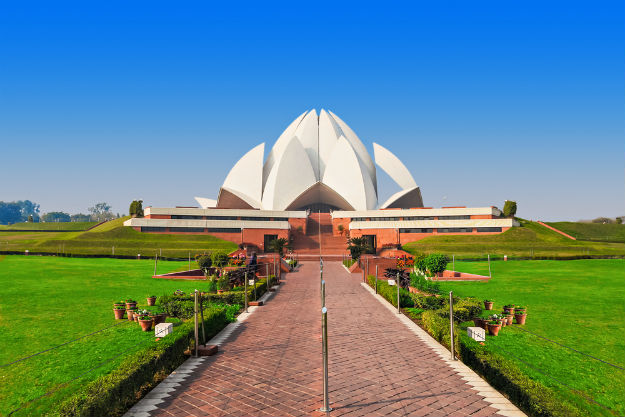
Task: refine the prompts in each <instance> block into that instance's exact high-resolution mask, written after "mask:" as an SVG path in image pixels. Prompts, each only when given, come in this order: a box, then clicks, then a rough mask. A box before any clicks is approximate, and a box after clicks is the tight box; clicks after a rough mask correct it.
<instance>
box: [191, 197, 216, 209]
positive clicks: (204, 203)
mask: <svg viewBox="0 0 625 417" xmlns="http://www.w3.org/2000/svg"><path fill="white" fill-rule="evenodd" d="M195 201H197V202H198V204H199V205H200V207H202V208H203V209H207V208H212V207H217V200H213V199H212V198H205V197H195Z"/></svg>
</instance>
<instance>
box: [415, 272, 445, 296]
mask: <svg viewBox="0 0 625 417" xmlns="http://www.w3.org/2000/svg"><path fill="white" fill-rule="evenodd" d="M410 286H411V287H414V288H416V289H418V290H419V291H423V292H427V293H430V294H440V293H441V289H440V285H439V283H438V282H436V281H432V280H429V279H426V278H425V276H423V275H421V274H416V273H414V272H413V273H411V274H410Z"/></svg>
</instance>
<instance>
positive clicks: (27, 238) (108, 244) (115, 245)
mask: <svg viewBox="0 0 625 417" xmlns="http://www.w3.org/2000/svg"><path fill="white" fill-rule="evenodd" d="M128 218H129V217H123V218H120V219H116V220H112V221H110V222H106V223H104V224H102V225H100V226H98V227H95V228H93V229H91V230H88V231H84V232H80V231H78V232H30V233H29V232H2V231H1V230H0V250H10V251H20V252H21V251H24V250H26V249H28V250H29V251H31V252H46V253H65V254H80V255H112V254H115V255H126V256H136V255H137V254H141V255H142V256H152V257H153V256H154V255H155V254H157V253H158V254H159V256H164V257H171V258H176V257H177V258H187V257H188V256H189V253H191V256H193V255H194V254H196V253H198V252H203V251H216V250H223V251H226V252H232V251H234V250H236V248H237V245H236V244H235V243H232V242H229V241H226V240H222V239H218V238H216V237H214V236H210V235H165V234H155V233H141V232H137V231H136V230H134V229H132V228H130V227H125V226H123V222H124V221H125V220H127V219H128Z"/></svg>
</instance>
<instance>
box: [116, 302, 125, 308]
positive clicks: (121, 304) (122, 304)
mask: <svg viewBox="0 0 625 417" xmlns="http://www.w3.org/2000/svg"><path fill="white" fill-rule="evenodd" d="M113 307H126V303H125V302H123V301H115V302H114V303H113Z"/></svg>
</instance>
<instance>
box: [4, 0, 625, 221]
mask: <svg viewBox="0 0 625 417" xmlns="http://www.w3.org/2000/svg"><path fill="white" fill-rule="evenodd" d="M624 4H625V3H624V2H623V1H614V2H610V1H601V2H589V1H583V2H575V1H562V2H558V1H478V2H475V1H457V2H452V1H429V2H418V1H410V2H406V3H400V2H382V1H377V2H373V3H369V4H368V3H366V2H363V1H357V2H344V1H340V2H339V1H333V2H322V1H317V2H294V1H288V2H282V3H279V2H270V1H265V2H253V3H245V2H230V1H225V2H197V3H194V2H170V1H167V2H165V1H163V2H158V1H146V2H139V1H106V2H92V1H80V2H40V3H37V2H19V1H17V2H4V3H3V5H2V8H0V200H2V201H12V200H23V199H30V200H32V201H35V202H38V203H40V204H41V210H42V212H47V211H57V210H63V211H67V212H70V213H76V212H86V210H87V207H90V206H93V205H94V203H97V202H100V201H106V202H108V203H110V204H112V205H113V210H114V211H115V212H120V213H126V212H127V211H128V204H129V203H130V201H131V200H132V199H133V198H142V199H143V200H144V204H145V205H154V206H174V205H195V204H196V203H195V201H194V200H193V197H194V196H196V195H198V196H204V197H213V198H215V197H216V196H217V192H218V189H219V186H220V185H221V184H222V182H223V180H224V179H225V176H226V175H227V173H228V170H229V168H230V167H231V166H232V165H233V164H234V163H235V162H236V161H237V160H238V158H239V157H241V156H242V155H243V154H244V153H245V152H246V151H247V150H249V149H250V148H252V147H253V146H255V145H257V144H258V143H260V142H263V141H265V142H267V145H268V146H271V145H273V142H274V141H275V140H276V139H277V137H278V135H279V134H280V133H281V132H282V130H283V129H284V128H286V126H287V125H288V124H289V123H290V122H291V120H292V119H294V118H295V117H297V116H298V115H299V114H300V113H302V112H303V111H305V110H307V109H311V108H316V109H320V108H326V109H330V110H332V111H333V112H335V113H336V114H337V115H339V116H340V117H341V118H342V119H343V120H345V121H346V122H347V123H348V124H349V125H350V127H352V129H354V131H355V132H356V133H357V134H358V135H359V136H360V138H361V140H362V141H363V142H364V143H365V145H366V146H367V147H368V148H369V150H370V152H372V147H371V143H372V142H373V141H376V142H379V143H380V144H382V145H383V146H385V147H387V148H388V149H390V150H391V151H392V152H394V153H395V154H397V155H398V156H399V157H400V158H401V159H402V160H403V162H404V163H405V164H406V166H407V167H408V169H409V170H410V171H411V172H412V173H413V176H414V177H415V179H416V181H417V183H418V184H419V185H420V186H421V190H422V194H423V199H424V203H425V204H426V206H435V207H436V206H441V205H447V206H450V205H467V206H483V205H496V206H499V207H502V205H503V201H504V200H505V199H513V200H516V201H517V202H518V206H519V210H518V213H517V214H518V215H519V216H521V217H524V218H528V219H544V220H578V219H588V218H593V217H597V216H611V217H612V216H616V215H625V117H624V114H625V112H624V111H625V6H624ZM380 187H381V188H383V190H381V193H380V200H384V199H385V197H387V196H389V195H390V194H391V193H392V192H394V191H396V189H394V188H393V187H392V185H391V184H390V182H389V180H385V179H384V178H383V180H382V182H381V184H380Z"/></svg>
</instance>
